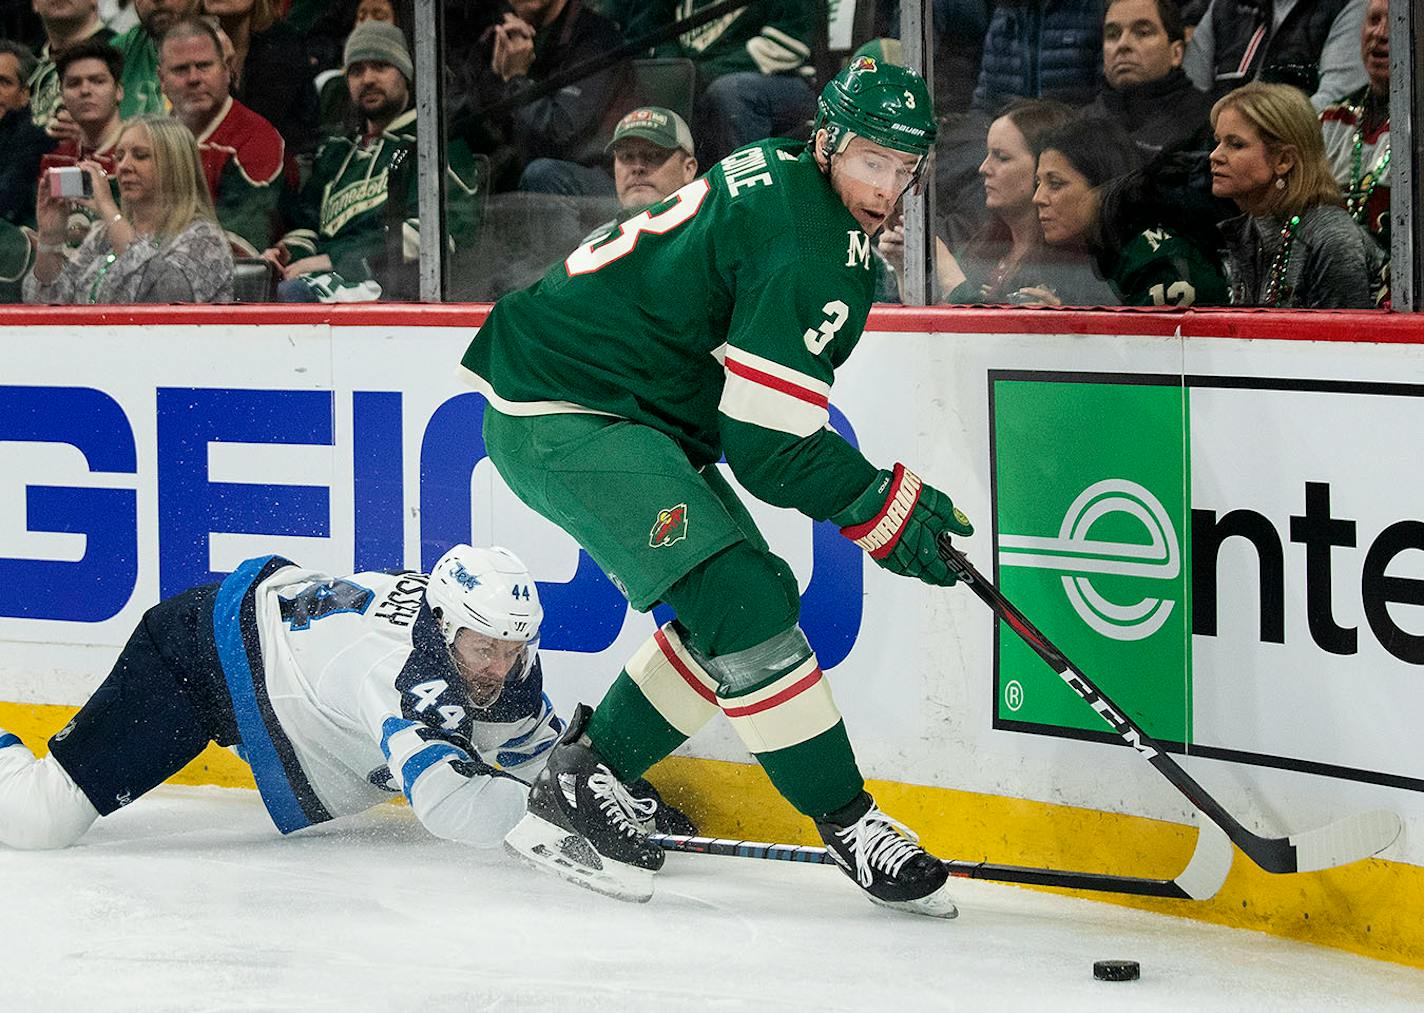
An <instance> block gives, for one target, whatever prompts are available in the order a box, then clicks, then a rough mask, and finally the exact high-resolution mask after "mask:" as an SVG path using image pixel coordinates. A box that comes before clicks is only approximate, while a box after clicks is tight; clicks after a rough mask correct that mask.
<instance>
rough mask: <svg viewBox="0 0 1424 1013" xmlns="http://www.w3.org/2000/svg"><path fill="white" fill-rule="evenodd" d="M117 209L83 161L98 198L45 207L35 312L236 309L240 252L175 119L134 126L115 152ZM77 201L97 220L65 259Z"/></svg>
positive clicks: (38, 210)
mask: <svg viewBox="0 0 1424 1013" xmlns="http://www.w3.org/2000/svg"><path fill="white" fill-rule="evenodd" d="M114 166H115V170H114V176H115V179H116V180H117V181H118V192H119V203H118V204H115V202H114V198H113V193H112V191H111V190H110V186H109V177H108V176H107V175H106V174H105V172H104V170H103V168H102V167H101V166H100V165H99V164H98V163H97V162H92V161H91V162H81V163H80V166H79V167H80V168H81V169H83V171H84V172H85V173H87V174H88V176H89V179H90V182H91V183H92V185H93V192H94V195H93V196H92V197H84V198H68V199H67V198H63V197H54V196H51V194H50V187H49V182H48V180H42V181H41V184H40V188H39V196H38V198H37V200H36V206H35V218H36V220H37V223H38V226H39V246H38V256H37V257H36V259H35V265H34V268H33V269H32V270H31V272H30V274H29V276H28V277H27V278H26V279H25V284H24V294H25V301H26V302H29V303H79V304H92V303H169V302H203V303H206V302H231V301H232V272H233V263H232V252H231V250H230V249H229V247H228V242H227V239H226V237H225V236H224V235H223V230H222V228H221V227H220V226H219V225H218V224H217V218H216V216H215V215H214V213H213V204H212V198H211V197H210V196H209V193H208V186H207V183H206V182H205V180H204V178H203V167H202V163H201V162H200V161H199V158H198V146H197V142H196V141H194V139H193V135H192V134H191V133H190V132H189V130H188V128H187V127H185V126H183V124H181V123H179V122H178V121H177V120H175V119H173V118H171V117H167V116H140V117H136V118H135V119H133V120H130V121H129V122H128V123H127V124H126V125H125V126H124V130H123V133H122V134H120V135H119V140H118V143H117V144H116V145H115V147H114ZM70 200H73V201H74V203H76V204H82V205H84V206H85V207H88V208H90V209H91V210H92V211H93V212H94V213H95V214H96V215H98V221H97V222H96V223H95V224H94V227H93V228H92V229H91V230H90V232H89V235H88V236H87V237H86V238H85V240H84V242H83V244H82V245H81V246H80V247H79V250H78V251H77V253H76V254H75V256H74V259H72V260H70V259H67V258H66V257H65V255H64V230H65V227H66V224H67V222H68V218H69V209H68V206H67V205H68V204H69V202H70Z"/></svg>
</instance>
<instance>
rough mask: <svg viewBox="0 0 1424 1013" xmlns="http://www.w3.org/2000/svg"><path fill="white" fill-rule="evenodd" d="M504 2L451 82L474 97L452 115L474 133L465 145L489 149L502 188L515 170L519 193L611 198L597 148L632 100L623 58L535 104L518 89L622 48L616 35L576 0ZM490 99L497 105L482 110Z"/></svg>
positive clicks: (629, 75)
mask: <svg viewBox="0 0 1424 1013" xmlns="http://www.w3.org/2000/svg"><path fill="white" fill-rule="evenodd" d="M510 7H512V8H513V10H512V12H508V11H507V12H504V13H503V14H502V15H501V16H500V17H499V19H498V20H497V21H495V22H494V23H493V24H491V25H489V26H488V28H487V29H486V30H485V31H484V33H483V34H482V35H481V36H480V38H479V45H478V46H476V47H475V52H474V62H473V63H472V64H471V65H470V66H468V67H466V68H464V71H463V74H461V75H460V77H461V80H460V81H459V83H458V85H457V87H456V88H455V89H454V91H455V93H457V94H458V93H463V94H464V95H465V96H466V100H467V101H468V102H470V103H472V104H473V109H472V110H465V112H464V114H463V115H461V116H460V117H459V118H460V119H461V120H462V121H463V122H465V123H469V124H471V125H472V126H473V127H474V128H475V129H476V130H477V131H479V133H478V134H477V135H476V136H475V137H474V138H473V140H472V142H471V143H472V146H473V147H474V148H475V149H476V150H479V151H484V152H486V153H488V154H489V155H490V157H491V161H492V162H493V163H494V166H495V169H494V171H495V174H496V178H497V180H499V184H500V185H501V186H503V185H507V184H508V183H510V182H512V181H513V179H514V177H515V173H516V172H518V177H517V179H518V182H517V188H518V189H520V190H529V191H534V192H538V193H557V194H566V195H570V196H612V195H613V193H614V189H613V177H612V176H611V175H610V174H609V172H608V170H607V169H606V168H605V167H604V154H603V149H604V146H605V145H606V143H607V140H608V138H609V137H610V136H611V135H612V131H613V127H614V125H615V124H616V123H617V122H618V120H619V119H620V118H621V117H622V116H623V114H624V113H626V112H627V111H628V110H629V109H631V108H632V107H633V105H634V98H633V91H632V73H631V68H630V65H629V63H628V62H627V61H626V60H623V61H619V62H616V63H614V64H613V65H612V66H609V67H605V68H604V69H603V70H600V71H598V72H597V73H594V74H590V75H589V76H588V77H585V78H583V79H582V80H580V81H575V82H572V83H570V84H569V85H568V86H566V87H564V88H560V89H559V90H557V91H555V92H553V93H552V94H549V95H545V96H544V97H542V98H538V99H534V100H532V101H521V95H522V94H523V93H526V92H528V91H529V90H530V89H532V88H533V87H535V86H536V85H537V84H539V83H540V82H542V81H544V80H546V79H547V78H548V77H549V76H550V75H552V74H554V73H555V72H557V71H561V70H565V69H567V68H569V67H572V66H575V65H578V64H581V63H583V62H585V61H587V60H591V59H594V58H596V57H599V56H602V55H603V54H605V53H607V52H608V51H610V50H612V49H614V48H616V47H618V46H620V45H622V43H623V36H622V35H621V34H620V33H619V31H618V29H617V28H615V27H614V25H613V23H612V22H611V21H609V20H607V19H606V18H603V17H601V16H599V15H597V14H594V13H593V12H592V11H590V10H588V9H586V8H585V7H584V6H583V4H582V3H581V2H580V0H511V2H510ZM496 103H501V106H500V108H499V109H498V110H497V111H496V112H493V113H490V114H485V113H483V112H482V110H486V109H489V108H490V107H492V106H494V105H495V104H496ZM470 112H473V113H474V114H475V115H474V116H473V117H470V116H469V115H468V114H469V113H470ZM520 167H522V172H519V169H520Z"/></svg>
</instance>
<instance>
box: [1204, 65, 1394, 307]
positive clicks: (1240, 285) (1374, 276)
mask: <svg viewBox="0 0 1424 1013" xmlns="http://www.w3.org/2000/svg"><path fill="white" fill-rule="evenodd" d="M1211 124H1212V129H1213V130H1214V131H1215V134H1216V148H1215V149H1214V150H1213V151H1212V153H1211V192H1212V193H1213V194H1214V195H1215V196H1217V197H1225V198H1228V199H1230V200H1231V201H1233V202H1235V204H1236V206H1237V207H1238V208H1240V209H1241V211H1242V212H1243V213H1242V214H1241V215H1240V216H1238V217H1236V218H1231V219H1228V220H1227V221H1225V222H1222V223H1221V232H1222V235H1223V236H1224V237H1225V240H1226V250H1225V262H1226V263H1225V266H1226V276H1227V286H1228V289H1229V294H1230V299H1231V303H1232V304H1233V305H1238V306H1280V307H1312V308H1321V309H1324V308H1334V309H1346V308H1353V309H1365V308H1370V307H1373V306H1375V305H1376V304H1377V301H1378V299H1379V297H1380V295H1381V294H1382V291H1383V265H1384V258H1383V256H1382V254H1381V252H1380V250H1379V247H1378V245H1377V244H1376V243H1375V242H1374V240H1373V239H1371V238H1370V237H1369V236H1368V235H1367V234H1366V233H1365V231H1364V230H1363V229H1362V228H1360V226H1359V225H1358V224H1357V223H1356V222H1355V220H1354V218H1352V217H1351V216H1350V213H1349V212H1348V211H1346V210H1345V206H1344V204H1345V202H1344V199H1343V198H1342V196H1341V194H1340V186H1339V184H1337V183H1336V182H1335V179H1334V177H1333V176H1332V175H1331V172H1330V165H1329V163H1328V162H1327V161H1326V160H1325V144H1324V141H1323V140H1322V139H1321V134H1320V123H1319V121H1318V120H1317V119H1316V117H1315V110H1314V108H1313V107H1312V106H1311V104H1310V100H1309V99H1307V98H1306V97H1305V95H1304V94H1303V93H1302V92H1300V91H1298V90H1296V89H1295V88H1292V87H1291V86H1289V85H1283V84H1262V83H1260V82H1253V83H1251V84H1248V85H1245V86H1243V87H1241V88H1238V89H1236V90H1235V91H1233V92H1229V93H1228V94H1226V95H1225V96H1223V97H1222V98H1221V99H1219V100H1218V101H1217V103H1216V105H1214V106H1213V107H1212V110H1211Z"/></svg>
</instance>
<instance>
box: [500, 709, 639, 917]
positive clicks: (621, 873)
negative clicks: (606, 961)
mask: <svg viewBox="0 0 1424 1013" xmlns="http://www.w3.org/2000/svg"><path fill="white" fill-rule="evenodd" d="M590 713H592V712H591V711H590V710H589V709H588V708H587V707H586V706H583V705H582V704H580V705H579V707H578V709H577V710H575V712H574V715H573V718H572V720H571V721H570V722H569V727H568V729H567V730H566V731H565V732H564V734H563V737H562V738H560V740H559V743H558V745H556V746H555V747H554V748H553V750H551V751H550V753H549V763H548V765H547V766H546V767H545V768H544V770H543V772H542V773H541V774H540V775H539V776H538V777H537V778H535V779H534V784H533V786H532V787H531V788H530V789H529V811H528V812H527V813H526V814H525V816H524V818H523V819H522V820H520V821H519V823H518V824H516V825H515V827H514V829H513V830H511V831H510V832H509V834H508V835H507V836H506V837H505V839H504V846H505V847H506V848H508V849H509V850H510V851H512V852H513V853H514V854H516V855H518V856H519V857H520V858H523V859H524V860H526V861H528V862H530V863H531V864H533V865H534V866H536V867H538V868H541V869H546V870H548V871H550V872H553V873H555V874H557V875H559V876H562V877H563V878H564V879H567V880H569V881H570V882H573V883H577V884H579V885H580V886H586V887H588V888H589V889H590V890H597V891H598V892H599V893H604V894H607V895H608V896H610V897H617V898H618V899H619V900H631V901H639V902H642V901H646V900H647V899H648V898H650V897H651V896H652V895H653V873H654V872H656V871H657V870H658V869H661V868H662V865H663V849H662V848H660V847H658V846H657V845H655V844H650V843H648V841H647V839H646V831H645V830H644V828H643V822H644V821H645V820H648V819H649V818H650V817H651V816H652V815H653V812H654V811H655V810H656V808H657V803H656V802H654V801H652V800H651V799H637V798H634V797H633V796H631V795H630V794H628V790H627V789H626V788H625V787H624V786H623V784H621V783H620V782H619V780H618V779H617V778H616V777H614V776H613V772H612V771H611V770H609V769H608V766H607V764H605V763H604V762H603V760H602V758H601V757H600V756H599V755H598V753H597V752H595V751H594V749H593V747H592V745H591V744H590V743H589V741H588V739H587V738H585V737H584V735H583V730H584V726H585V725H586V724H587V723H588V717H589V714H590Z"/></svg>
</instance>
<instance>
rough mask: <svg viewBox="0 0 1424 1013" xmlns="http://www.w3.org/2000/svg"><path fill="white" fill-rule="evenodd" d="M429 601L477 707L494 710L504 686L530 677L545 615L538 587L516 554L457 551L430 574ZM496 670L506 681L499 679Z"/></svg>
mask: <svg viewBox="0 0 1424 1013" xmlns="http://www.w3.org/2000/svg"><path fill="white" fill-rule="evenodd" d="M425 600H426V602H427V603H428V604H429V605H430V610H431V612H432V613H433V614H434V616H435V620H436V622H437V623H438V624H439V626H440V633H441V635H442V636H443V637H444V638H445V643H446V645H448V647H449V648H450V654H451V659H452V660H453V661H454V662H455V666H456V668H458V669H459V671H460V674H461V675H462V676H464V677H465V680H466V682H467V684H468V685H469V688H470V693H471V697H472V699H473V700H474V702H475V704H476V706H479V707H489V706H490V705H492V704H493V703H494V702H495V701H496V700H497V699H499V695H500V693H501V692H502V691H503V689H504V687H505V686H508V685H512V684H514V683H517V682H520V681H522V680H524V679H525V678H527V677H528V675H529V672H530V670H531V669H532V668H533V666H534V657H535V655H536V653H537V652H538V650H539V626H540V624H541V623H542V622H543V621H544V609H543V607H542V606H541V605H540V604H539V588H538V585H536V584H535V583H534V578H533V577H531V576H530V575H529V571H528V570H527V569H526V568H525V566H524V564H523V563H522V562H520V560H519V557H518V556H516V555H515V554H514V553H512V552H510V551H509V550H508V549H503V548H499V547H498V546H495V547H491V548H475V547H473V546H470V545H456V546H455V547H454V548H452V549H450V550H449V551H448V552H446V553H445V555H443V556H441V557H440V559H439V561H438V562H436V564H435V567H434V569H432V570H431V571H430V582H429V583H428V584H427V585H426V587H425ZM462 632H464V633H465V635H464V636H462V635H461V634H462ZM494 641H498V642H499V643H493V642H494ZM505 662H508V668H507V669H506V668H505ZM495 664H497V665H498V668H499V669H500V670H502V678H495V677H494V676H497V675H499V674H500V673H498V672H494V671H493V669H492V668H491V667H490V666H493V665H495Z"/></svg>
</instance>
